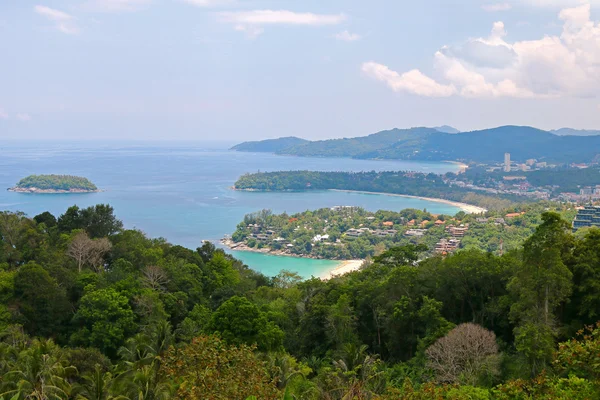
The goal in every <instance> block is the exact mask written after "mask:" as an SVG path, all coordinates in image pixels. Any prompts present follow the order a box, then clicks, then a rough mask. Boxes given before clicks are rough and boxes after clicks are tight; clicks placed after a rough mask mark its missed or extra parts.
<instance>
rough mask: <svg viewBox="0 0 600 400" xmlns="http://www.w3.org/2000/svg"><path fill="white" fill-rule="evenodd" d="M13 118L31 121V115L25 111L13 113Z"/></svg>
mask: <svg viewBox="0 0 600 400" xmlns="http://www.w3.org/2000/svg"><path fill="white" fill-rule="evenodd" d="M15 118H16V119H18V120H19V121H23V122H28V121H31V115H29V114H26V113H18V114H17V115H15Z"/></svg>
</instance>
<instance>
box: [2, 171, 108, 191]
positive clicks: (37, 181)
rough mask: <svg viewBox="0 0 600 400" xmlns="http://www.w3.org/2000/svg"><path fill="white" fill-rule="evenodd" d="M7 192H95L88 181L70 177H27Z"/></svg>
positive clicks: (94, 186)
mask: <svg viewBox="0 0 600 400" xmlns="http://www.w3.org/2000/svg"><path fill="white" fill-rule="evenodd" d="M9 190H11V191H14V192H31V193H66V192H77V193H81V192H96V191H98V188H97V187H96V185H94V184H93V183H92V182H90V180H89V179H87V178H83V177H80V176H72V175H29V176H28V177H26V178H23V179H21V180H20V181H19V182H18V183H17V185H16V186H15V187H13V188H10V189H9Z"/></svg>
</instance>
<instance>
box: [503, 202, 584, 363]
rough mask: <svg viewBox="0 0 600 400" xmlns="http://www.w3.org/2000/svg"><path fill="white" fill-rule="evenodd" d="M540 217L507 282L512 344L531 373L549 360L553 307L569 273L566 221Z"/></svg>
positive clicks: (567, 287) (567, 288)
mask: <svg viewBox="0 0 600 400" xmlns="http://www.w3.org/2000/svg"><path fill="white" fill-rule="evenodd" d="M542 221H543V222H542V224H541V225H539V226H538V227H537V228H536V230H535V233H534V234H533V235H532V236H531V237H530V238H529V239H527V240H526V241H525V244H524V251H523V264H522V266H521V267H519V268H517V270H516V271H515V273H514V276H513V277H512V279H511V280H510V282H509V284H508V286H507V287H508V290H509V292H510V293H511V295H512V297H513V299H514V300H513V305H512V306H511V309H510V317H511V319H512V320H513V321H514V322H515V323H517V327H516V328H515V345H516V347H517V349H518V350H519V351H520V352H522V353H523V354H524V355H525V356H526V357H527V359H528V361H529V364H530V367H531V372H532V375H536V374H537V373H539V372H540V371H541V370H542V369H543V368H544V366H545V365H546V364H547V362H548V361H550V358H551V356H552V351H553V346H554V339H553V336H554V332H555V330H554V326H555V323H556V321H555V315H554V310H555V309H556V308H557V307H558V306H559V305H560V304H561V303H562V302H563V301H565V300H566V299H567V297H568V296H569V294H570V293H571V288H572V276H573V275H572V273H571V271H570V270H569V268H567V266H566V265H565V260H568V259H569V258H570V257H571V251H572V247H573V238H572V236H571V235H570V233H569V224H568V223H567V222H566V221H564V220H563V219H561V217H560V215H559V214H557V213H553V212H545V213H543V214H542ZM533 338H535V339H533Z"/></svg>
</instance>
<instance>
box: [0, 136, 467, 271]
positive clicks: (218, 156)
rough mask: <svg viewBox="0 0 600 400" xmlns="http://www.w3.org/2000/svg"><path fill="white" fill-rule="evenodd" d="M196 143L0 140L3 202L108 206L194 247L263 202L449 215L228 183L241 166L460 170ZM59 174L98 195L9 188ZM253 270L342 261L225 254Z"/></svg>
mask: <svg viewBox="0 0 600 400" xmlns="http://www.w3.org/2000/svg"><path fill="white" fill-rule="evenodd" d="M224 147H225V146H223V147H221V148H218V147H214V146H208V145H206V144H202V143H187V144H180V145H171V144H170V145H166V144H163V143H158V144H157V143H150V144H148V143H144V144H140V143H132V144H122V143H118V144H110V143H93V142H88V143H79V144H73V143H69V144H61V143H56V142H55V143H42V142H39V143H31V142H23V143H16V142H15V143H5V144H3V146H2V147H1V148H0V188H4V189H3V190H0V210H8V211H23V212H25V213H26V214H27V215H29V216H32V217H33V216H35V215H37V214H39V213H41V212H44V211H50V212H51V213H53V214H54V215H55V216H59V215H61V214H62V213H64V212H65V211H66V209H67V208H68V207H70V206H72V205H74V204H76V205H78V206H79V207H88V206H91V205H95V204H101V203H103V204H110V205H111V206H113V207H114V209H115V213H116V215H117V217H118V218H120V219H121V220H123V222H124V224H125V227H126V228H128V229H139V230H141V231H143V232H145V233H146V234H147V235H148V236H149V237H163V238H165V239H167V240H168V241H169V242H171V243H173V244H178V245H182V246H185V247H188V248H191V249H195V248H196V247H199V246H200V245H201V243H202V241H203V240H208V241H211V242H213V243H215V244H218V242H219V240H220V239H221V238H222V237H223V236H224V235H226V234H231V233H232V232H234V231H235V227H236V225H237V224H238V223H239V222H240V221H242V220H243V218H244V215H245V214H248V213H252V212H255V211H258V210H261V209H264V208H269V209H271V210H273V212H274V213H282V212H284V211H285V212H288V213H295V212H302V211H305V210H313V209H318V208H323V207H334V206H337V205H353V206H358V207H363V208H365V209H367V210H371V211H376V210H379V209H383V210H394V211H399V210H402V209H404V208H417V209H421V210H422V209H424V208H426V209H427V210H428V211H430V212H433V213H439V214H451V215H453V214H455V213H456V212H458V211H460V207H456V206H454V205H451V204H444V203H440V202H434V201H428V200H423V199H418V198H406V197H397V196H387V195H373V194H364V193H346V192H333V191H315V192H310V193H261V192H243V191H234V190H231V189H230V187H231V186H233V184H234V182H235V181H236V180H237V178H238V177H239V176H240V175H243V174H244V173H247V172H256V171H258V170H260V171H278V170H302V169H310V170H315V171H354V172H359V171H373V170H375V171H390V170H411V171H422V172H433V173H445V172H449V171H458V170H459V168H460V167H459V166H458V165H455V164H452V163H420V162H409V161H390V160H385V161H372V160H353V159H340V158H336V159H328V158H300V157H285V156H276V155H274V154H267V153H260V154H253V153H240V152H233V151H227V150H222V148H224ZM43 173H56V174H73V175H80V176H85V177H88V178H89V179H91V180H92V181H93V182H94V183H95V184H97V185H98V187H101V188H102V189H103V191H102V192H98V193H64V194H61V193H58V194H52V195H41V196H40V195H36V194H30V193H18V192H9V191H7V190H6V189H7V188H10V187H14V185H15V184H16V183H17V182H18V181H19V180H20V179H21V178H22V177H23V176H27V175H31V174H43ZM231 254H233V255H234V256H235V257H238V258H240V259H241V260H243V261H244V262H245V263H246V264H247V265H249V266H250V267H251V268H253V269H256V270H257V271H260V272H262V273H264V274H265V275H268V276H273V275H276V274H277V273H278V272H279V271H280V270H282V269H287V270H291V271H295V272H298V273H299V274H300V275H301V276H303V277H306V278H307V277H310V276H317V277H323V276H326V275H327V274H328V273H329V272H331V271H332V270H335V269H336V268H340V267H341V264H342V262H341V261H330V260H314V259H298V258H294V257H277V256H272V255H268V254H259V253H250V252H231Z"/></svg>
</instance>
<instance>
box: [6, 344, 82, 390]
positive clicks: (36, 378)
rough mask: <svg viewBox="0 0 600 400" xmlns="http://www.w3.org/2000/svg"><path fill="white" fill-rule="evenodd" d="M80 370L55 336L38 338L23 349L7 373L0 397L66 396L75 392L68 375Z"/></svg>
mask: <svg viewBox="0 0 600 400" xmlns="http://www.w3.org/2000/svg"><path fill="white" fill-rule="evenodd" d="M75 372H76V369H75V367H72V366H67V365H66V362H65V360H64V359H63V357H62V355H61V352H60V348H59V347H58V346H56V344H54V342H53V341H52V340H51V339H48V340H38V339H35V340H34V341H33V342H32V344H31V347H29V348H28V349H25V350H23V351H21V352H20V353H19V354H18V357H17V359H16V361H15V362H14V363H12V365H11V366H10V371H8V372H7V373H6V374H5V376H4V385H3V393H0V397H3V396H11V397H12V398H17V399H18V398H22V397H24V398H26V399H34V400H51V399H57V400H58V399H66V398H68V397H69V395H70V392H71V385H70V384H69V382H68V381H67V379H66V378H67V377H68V376H70V375H72V374H73V373H75Z"/></svg>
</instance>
